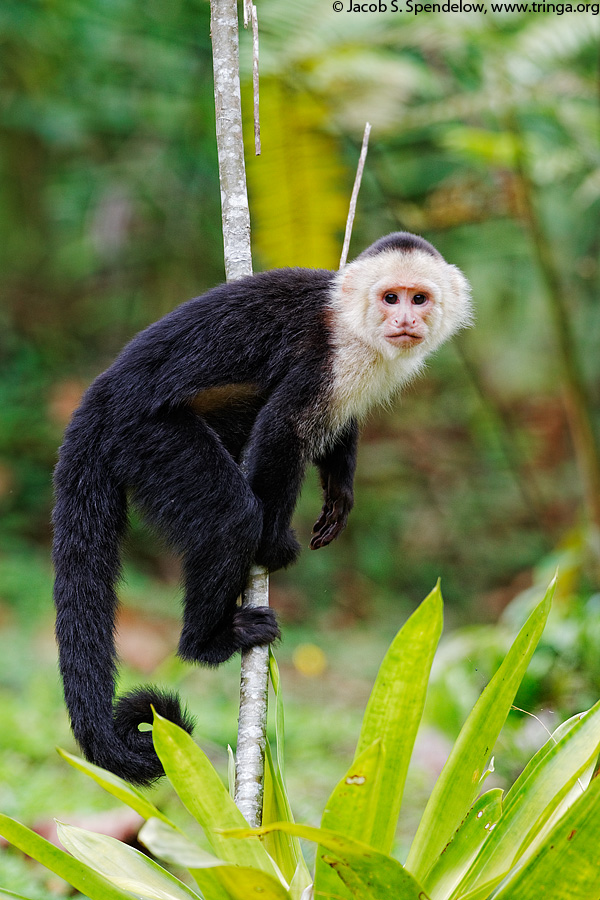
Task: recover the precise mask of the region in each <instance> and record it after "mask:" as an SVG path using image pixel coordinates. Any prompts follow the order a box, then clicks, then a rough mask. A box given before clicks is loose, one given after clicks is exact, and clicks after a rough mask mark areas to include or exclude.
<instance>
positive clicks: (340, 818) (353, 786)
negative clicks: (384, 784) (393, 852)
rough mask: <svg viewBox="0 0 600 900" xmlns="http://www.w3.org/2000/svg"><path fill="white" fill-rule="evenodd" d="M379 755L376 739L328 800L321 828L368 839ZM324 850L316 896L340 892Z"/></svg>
mask: <svg viewBox="0 0 600 900" xmlns="http://www.w3.org/2000/svg"><path fill="white" fill-rule="evenodd" d="M382 756H383V750H382V747H381V741H380V740H377V741H375V742H374V743H373V744H371V746H370V747H368V748H367V749H366V750H365V751H364V752H363V753H361V755H360V756H359V757H358V758H357V759H356V760H355V761H354V762H353V763H352V765H351V766H350V768H349V769H348V771H347V772H346V774H345V775H344V777H343V778H342V780H341V781H340V782H339V783H338V784H337V786H336V787H335V788H334V790H333V793H332V794H331V797H330V798H329V800H328V801H327V805H326V807H325V811H324V813H323V817H322V819H321V828H326V829H329V830H330V831H335V832H337V833H338V834H344V835H346V837H351V838H354V839H355V840H358V841H363V842H364V843H368V842H369V840H370V838H371V834H372V831H373V820H374V817H375V816H376V815H377V800H378V796H379V787H380V778H381V772H382V770H383V766H382V764H381V758H382ZM264 824H265V825H266V824H268V823H266V822H265V823H264ZM325 852H326V851H324V850H323V848H322V847H319V848H318V850H317V864H316V869H315V891H316V892H317V895H318V896H326V895H327V894H328V893H334V894H335V893H336V892H337V893H341V892H342V891H341V888H340V884H339V877H338V875H337V873H336V872H335V871H334V869H333V868H332V867H331V866H330V865H328V864H327V863H325V862H323V859H322V857H323V854H324V853H325Z"/></svg>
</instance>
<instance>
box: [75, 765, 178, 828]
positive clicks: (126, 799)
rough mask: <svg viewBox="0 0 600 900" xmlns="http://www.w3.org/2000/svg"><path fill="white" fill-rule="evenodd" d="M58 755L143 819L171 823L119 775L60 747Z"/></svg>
mask: <svg viewBox="0 0 600 900" xmlns="http://www.w3.org/2000/svg"><path fill="white" fill-rule="evenodd" d="M58 753H59V755H60V756H62V758H63V759H64V760H66V761H67V762H68V763H69V765H70V766H73V768H74V769H79V771H80V772H83V773H84V774H85V775H88V776H89V777H90V778H92V779H93V780H94V781H95V782H96V783H97V784H99V785H100V787H103V788H104V790H105V791H108V793H109V794H112V795H113V797H117V798H118V799H119V800H122V801H123V803H126V804H127V806H130V807H131V808H132V809H134V810H135V811H136V813H138V814H139V815H140V816H142V818H144V819H162V820H163V822H167V823H168V822H169V820H168V818H167V817H166V816H165V815H164V814H163V813H161V812H160V810H158V809H157V808H156V806H154V804H153V803H151V802H150V800H148V798H147V797H146V796H145V795H144V794H142V793H141V791H138V790H137V788H134V787H132V785H130V784H129V783H128V782H127V781H124V780H123V779H122V778H119V776H118V775H113V773H112V772H108V771H107V770H106V769H101V768H100V766H95V765H94V764H93V763H91V762H88V761H87V760H85V759H81V757H79V756H73V754H71V753H67V751H66V750H61V749H60V747H59V748H58Z"/></svg>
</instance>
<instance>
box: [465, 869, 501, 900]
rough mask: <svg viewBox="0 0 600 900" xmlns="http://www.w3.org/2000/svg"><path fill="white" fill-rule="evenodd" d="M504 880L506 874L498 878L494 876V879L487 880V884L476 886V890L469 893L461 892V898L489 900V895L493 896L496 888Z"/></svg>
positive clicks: (466, 899)
mask: <svg viewBox="0 0 600 900" xmlns="http://www.w3.org/2000/svg"><path fill="white" fill-rule="evenodd" d="M503 880H504V876H503V875H500V876H498V878H494V880H493V881H486V883H485V884H482V885H481V887H478V888H475V890H474V891H469V893H468V894H461V895H460V900H488V897H491V896H492V892H493V890H494V888H497V887H498V885H499V884H500V882H501V881H503Z"/></svg>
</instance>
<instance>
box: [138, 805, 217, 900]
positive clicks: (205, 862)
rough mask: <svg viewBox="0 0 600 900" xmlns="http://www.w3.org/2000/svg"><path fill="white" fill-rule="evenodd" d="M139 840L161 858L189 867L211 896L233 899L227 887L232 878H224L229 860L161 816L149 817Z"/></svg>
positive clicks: (214, 898) (200, 886) (211, 899)
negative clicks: (201, 844)
mask: <svg viewBox="0 0 600 900" xmlns="http://www.w3.org/2000/svg"><path fill="white" fill-rule="evenodd" d="M139 840H140V841H141V842H142V844H144V845H145V846H146V847H147V848H148V849H149V850H150V852H151V853H152V854H153V855H154V856H156V857H158V858H159V859H163V860H164V861H165V862H167V863H170V864H172V865H176V866H183V867H184V868H186V869H187V870H188V872H190V874H191V875H192V876H193V878H194V879H195V881H196V884H197V885H198V886H199V888H200V890H201V891H202V893H203V895H204V896H205V897H207V898H208V900H231V893H230V891H229V890H228V889H227V888H226V887H225V881H226V880H227V881H228V880H229V879H224V877H223V871H222V870H223V868H224V867H226V866H228V865H229V864H228V863H225V862H224V861H223V860H222V859H218V858H217V857H216V856H213V855H212V853H207V852H206V850H203V849H202V848H201V847H199V846H198V845H197V844H195V843H194V842H193V841H191V840H189V838H187V837H186V836H185V835H184V834H182V833H181V832H180V831H179V830H178V829H177V828H174V827H173V826H171V825H166V824H165V823H164V822H161V821H160V819H149V820H148V822H147V823H146V824H145V825H144V826H143V828H142V830H141V831H140V833H139Z"/></svg>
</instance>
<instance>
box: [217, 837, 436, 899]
mask: <svg viewBox="0 0 600 900" xmlns="http://www.w3.org/2000/svg"><path fill="white" fill-rule="evenodd" d="M272 830H280V831H285V832H286V833H287V834H295V835H297V836H298V837H301V838H305V839H306V840H308V841H314V842H316V843H317V844H319V845H320V846H322V847H325V848H326V849H327V850H329V851H330V853H332V854H333V856H334V857H335V861H334V864H333V867H334V868H336V871H338V873H339V874H340V877H342V874H341V873H342V871H344V872H345V873H347V871H348V870H351V874H350V875H347V874H346V878H347V879H348V882H347V883H348V887H350V889H351V890H353V887H352V886H351V884H350V883H349V882H350V881H352V883H353V884H355V883H356V884H358V883H359V884H360V886H361V890H362V894H360V895H358V894H357V896H361V897H362V898H363V900H371V898H373V900H380V898H381V900H390V898H391V897H393V898H394V900H428V898H427V894H426V893H425V891H424V890H423V888H422V887H421V885H420V884H419V883H418V882H417V880H416V879H415V878H414V877H413V876H412V875H411V874H410V872H407V871H406V869H405V868H404V866H402V865H401V863H399V862H398V860H397V859H394V858H393V857H392V856H387V855H386V854H385V853H380V852H379V851H378V850H375V849H373V847H369V846H368V845H367V844H364V843H362V841H355V840H353V839H352V838H347V837H345V836H344V835H343V834H337V833H336V832H334V831H330V830H329V829H325V828H312V827H311V826H309V825H294V824H293V823H292V822H275V823H273V824H272V825H267V826H266V827H261V828H256V829H250V828H247V829H243V830H239V829H236V830H235V831H232V832H229V836H230V837H238V838H239V837H244V836H250V835H256V834H266V833H267V832H268V831H272ZM338 863H339V864H340V865H339V866H338ZM329 865H332V862H331V861H330V862H329Z"/></svg>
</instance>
